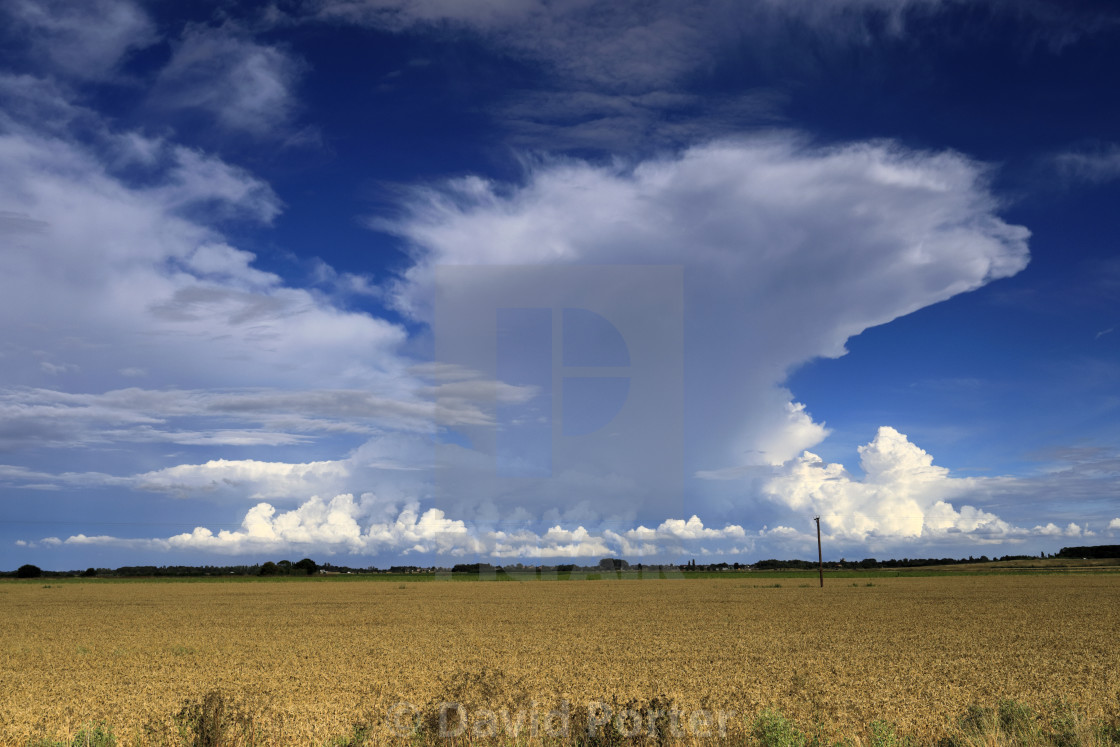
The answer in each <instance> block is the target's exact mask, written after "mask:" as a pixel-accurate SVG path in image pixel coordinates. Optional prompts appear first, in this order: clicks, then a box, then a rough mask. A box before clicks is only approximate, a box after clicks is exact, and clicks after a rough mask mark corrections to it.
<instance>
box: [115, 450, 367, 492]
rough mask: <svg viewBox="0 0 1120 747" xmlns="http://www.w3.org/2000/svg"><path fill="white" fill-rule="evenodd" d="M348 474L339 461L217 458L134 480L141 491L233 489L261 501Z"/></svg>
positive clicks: (313, 488)
mask: <svg viewBox="0 0 1120 747" xmlns="http://www.w3.org/2000/svg"><path fill="white" fill-rule="evenodd" d="M347 474H348V469H347V465H346V464H345V463H344V462H337V461H335V462H331V461H327V462H308V463H306V464H286V463H283V462H260V461H256V460H252V459H242V460H227V459H216V460H211V461H209V462H206V463H205V464H181V465H178V466H175V467H166V468H164V469H160V470H155V471H152V472H147V473H144V474H141V475H136V476H135V477H133V478H131V482H132V483H133V484H134V485H135V486H136V487H137V488H138V489H140V490H150V491H158V492H168V493H175V494H179V495H184V496H185V495H198V494H200V493H208V492H212V491H215V490H219V489H233V490H234V491H236V493H237V494H238V495H247V496H248V498H249V499H250V500H262V499H275V498H291V497H293V496H295V495H300V494H302V495H307V493H309V492H311V491H312V490H315V489H317V488H318V487H319V486H320V485H322V484H323V483H325V482H336V483H337V482H341V481H342V480H343V479H345V477H346V476H347Z"/></svg>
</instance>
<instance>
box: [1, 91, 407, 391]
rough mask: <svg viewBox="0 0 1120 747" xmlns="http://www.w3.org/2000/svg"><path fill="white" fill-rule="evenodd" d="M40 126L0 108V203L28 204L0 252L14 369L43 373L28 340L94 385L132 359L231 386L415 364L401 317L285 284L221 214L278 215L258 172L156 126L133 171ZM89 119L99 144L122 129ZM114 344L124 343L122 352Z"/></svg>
mask: <svg viewBox="0 0 1120 747" xmlns="http://www.w3.org/2000/svg"><path fill="white" fill-rule="evenodd" d="M13 90H14V91H15V93H13V95H16V96H17V97H18V96H19V95H22V93H21V92H23V93H27V92H28V91H31V90H32V89H30V88H28V87H26V86H18V87H16V88H15V89H13ZM37 95H40V96H48V97H49V95H50V91H49V90H48V91H47V92H45V93H44V92H39V93H38V94H37ZM61 105H64V104H60V106H61ZM14 111H16V112H18V111H20V107H19V106H16V107H15V109H14ZM83 116H84V115H83ZM34 130H35V128H34V127H31V126H28V125H27V124H25V123H21V122H18V121H11V120H3V119H0V170H2V172H3V174H4V179H3V180H2V181H0V204H3V205H4V206H5V211H6V214H8V213H10V214H12V215H18V216H19V220H14V219H13V220H5V221H4V224H3V225H4V229H3V230H4V237H5V238H4V241H5V251H4V252H3V253H2V254H0V312H2V313H3V314H4V316H5V318H7V319H13V320H15V319H18V320H19V321H18V323H15V324H9V325H7V327H6V329H5V342H6V344H7V345H8V346H9V347H8V350H9V352H10V353H11V354H10V355H8V356H6V357H5V358H4V359H3V360H0V368H2V369H3V373H4V379H5V381H7V382H9V383H21V384H31V385H35V384H37V383H38V382H39V381H42V379H41V378H40V376H41V375H42V374H43V371H42V370H37V371H34V372H33V371H32V370H31V368H30V366H29V362H30V360H31V354H32V352H33V351H42V352H43V354H44V358H43V359H44V360H47V361H49V362H52V365H59V363H58V361H65V363H67V364H71V365H75V366H79V367H80V368H81V371H82V374H83V376H84V377H85V387H86V389H87V391H88V390H95V391H96V390H97V389H98V388H101V389H102V390H106V389H110V388H111V386H112V384H113V383H116V382H118V381H119V378H118V377H119V376H121V374H119V373H118V371H119V370H120V369H122V368H123V369H127V370H144V371H146V372H147V374H148V380H149V381H152V382H157V383H163V382H167V381H174V382H182V381H187V382H197V383H198V384H199V385H201V386H203V387H208V386H211V385H219V386H223V387H227V388H228V387H231V386H238V385H252V386H262V385H263V386H269V385H270V384H281V383H282V384H283V386H285V387H286V386H289V385H292V384H293V383H294V384H295V385H296V386H303V382H306V381H308V380H314V381H316V382H318V383H320V385H323V386H325V387H337V386H339V385H340V384H349V385H351V386H355V385H357V386H362V387H365V386H367V385H371V384H373V383H374V382H375V381H381V382H391V381H392V380H394V379H396V378H397V376H396V375H397V374H398V373H400V372H402V371H403V370H404V368H406V367H407V364H406V363H405V362H404V361H401V360H399V359H398V358H397V357H396V354H395V352H394V351H395V349H396V347H397V346H398V345H399V344H400V343H401V342H403V341H404V339H405V332H404V330H403V329H402V328H401V327H399V326H398V325H394V324H391V323H388V322H386V321H384V320H381V319H377V318H374V317H371V316H369V315H367V314H362V313H353V312H347V311H343V310H341V309H339V308H337V307H335V306H333V305H331V303H330V302H329V300H327V299H324V298H322V297H321V296H320V295H319V294H316V293H314V292H311V291H307V290H303V289H299V288H293V287H290V286H288V285H286V284H285V283H284V282H282V281H281V280H280V278H278V277H276V276H275V275H273V274H270V273H268V272H264V271H262V270H260V269H259V268H257V267H256V266H255V257H254V256H253V254H251V253H249V252H246V251H244V250H241V249H238V248H236V247H234V246H232V245H231V244H230V242H229V241H228V240H227V239H226V237H225V236H224V235H223V233H222V232H221V231H220V230H219V229H218V228H217V226H218V225H222V224H225V223H227V222H228V221H231V220H250V221H254V222H259V223H263V224H267V223H269V222H270V221H271V220H272V219H273V218H275V216H276V215H277V214H278V212H279V210H280V203H279V200H278V199H277V198H276V196H275V194H274V193H273V192H272V190H271V189H270V188H269V186H268V185H267V184H265V183H264V182H262V181H260V180H259V179H257V178H256V177H254V176H252V175H251V174H249V173H247V172H245V171H244V170H242V169H239V168H237V167H234V166H231V165H229V164H227V163H225V162H224V161H222V160H221V159H218V158H216V157H214V156H211V155H208V154H204V153H201V152H199V151H196V150H191V149H187V148H182V147H177V146H174V145H171V144H167V143H162V142H159V141H151V140H148V139H146V138H141V140H143V141H144V142H145V143H147V144H148V145H150V146H151V148H150V150H151V153H153V154H155V155H153V156H152V159H153V160H152V162H151V163H150V164H149V165H147V166H144V167H143V168H145V169H147V171H146V174H145V178H144V179H142V180H140V181H139V182H137V181H135V180H125V179H123V178H120V177H118V176H117V175H116V174H115V172H114V167H112V165H111V164H107V163H105V162H104V160H103V159H102V157H101V154H100V152H99V148H98V147H96V146H91V145H85V144H79V143H78V142H77V141H76V140H71V139H70V138H69V137H67V136H66V135H65V134H64V133H63V134H59V135H57V136H46V135H42V134H38V133H36V132H34ZM90 130H91V131H92V132H94V133H95V134H96V135H97V137H98V138H99V141H100V142H101V143H102V144H104V143H112V142H117V141H118V140H119V138H116V137H115V135H114V133H113V132H111V131H110V130H109V129H108V128H106V127H104V125H102V124H100V123H98V126H96V127H91V128H90ZM133 140H134V139H133ZM130 142H131V140H130ZM43 329H47V330H51V331H52V334H51V335H49V336H46V337H44V335H43V334H42V332H41V331H42V330H43ZM105 349H113V350H115V351H118V353H117V355H115V356H114V358H113V360H112V361H108V360H107V359H106V357H105V356H104V355H103V354H102V353H101V352H99V351H101V350H105ZM110 364H111V365H110ZM33 365H34V367H35V369H39V364H38V363H34V364H33ZM157 385H158V384H157ZM393 387H395V385H394V384H391V383H384V385H383V386H382V387H381V390H382V391H384V392H385V393H386V394H387V395H389V396H391V395H392V394H395V392H394V391H393Z"/></svg>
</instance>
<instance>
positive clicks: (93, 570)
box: [82, 568, 97, 578]
mask: <svg viewBox="0 0 1120 747" xmlns="http://www.w3.org/2000/svg"><path fill="white" fill-rule="evenodd" d="M82 575H83V576H85V577H86V578H90V577H92V576H96V575H97V569H96V568H86V569H85V571H83V572H82Z"/></svg>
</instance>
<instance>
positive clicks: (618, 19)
mask: <svg viewBox="0 0 1120 747" xmlns="http://www.w3.org/2000/svg"><path fill="white" fill-rule="evenodd" d="M0 17H2V21H0V37H2V38H0V314H2V319H3V325H2V326H0V569H12V568H15V567H17V566H19V565H21V564H23V563H34V564H36V565H39V566H41V567H43V568H47V569H57V570H63V569H73V568H85V567H89V566H93V567H117V566H121V565H178V564H190V565H203V564H208V565H232V564H241V563H257V562H263V561H265V560H277V559H281V558H287V559H292V560H295V559H297V558H299V557H312V558H315V559H316V560H318V561H319V562H332V563H337V564H346V565H353V566H358V567H366V566H379V567H386V566H388V565H401V564H408V565H420V566H429V565H443V566H446V565H451V564H453V563H460V562H479V561H483V562H491V563H495V564H511V563H517V562H522V563H529V564H540V563H543V564H555V563H564V562H581V561H590V562H595V561H597V560H598V559H599V558H602V557H622V558H626V559H628V560H630V561H631V562H643V561H644V562H685V561H686V560H689V559H696V561H697V562H698V563H712V562H728V563H734V562H742V563H749V562H754V561H756V560H759V559H762V558H771V557H777V558H795V557H801V558H808V557H811V556H812V555H813V553H814V551H815V549H816V548H815V544H816V530H815V524H814V521H813V518H814V517H815V516H820V519H821V520H820V524H821V531H822V535H823V545H824V554H825V556H826V558H829V559H839V558H841V557H846V558H848V559H858V558H866V557H877V558H888V557H897V558H901V557H946V556H949V557H965V556H968V555H975V556H979V555H981V554H985V555H988V556H1000V555H1019V554H1023V555H1037V554H1039V553H1042V552H1055V551H1056V550H1058V549H1059V548H1061V547H1065V546H1076V545H1090V544H1113V543H1118V542H1120V428H1118V426H1117V423H1118V422H1120V418H1118V416H1120V386H1118V384H1120V330H1117V327H1120V313H1118V310H1120V253H1118V252H1117V239H1118V237H1120V218H1118V217H1117V216H1118V215H1120V213H1118V212H1117V211H1116V210H1115V209H1114V208H1115V205H1116V204H1117V202H1118V201H1120V100H1118V99H1117V97H1116V90H1117V84H1118V83H1120V9H1118V8H1116V6H1115V5H1114V4H1113V3H1110V2H1104V1H1101V2H1089V1H1079V2H1058V1H1057V0H1053V1H1051V0H1014V1H1012V0H831V1H830V2H827V3H823V2H813V1H811V0H741V1H734V2H733V1H732V0H686V1H684V2H681V1H678V0H641V1H640V2H639V1H632V0H619V1H617V2H610V3H599V2H591V1H590V0H474V1H472V2H465V1H462V0H413V1H412V2H407V1H405V0H287V1H283V2H275V3H271V4H266V3H243V2H226V1H219V2H197V3H157V2H150V3H144V2H139V1H138V0H89V2H84V3H70V2H61V1H59V2H54V1H50V0H39V1H36V0H0Z"/></svg>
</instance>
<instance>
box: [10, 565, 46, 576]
mask: <svg viewBox="0 0 1120 747" xmlns="http://www.w3.org/2000/svg"><path fill="white" fill-rule="evenodd" d="M42 575H43V571H42V569H40V568H39V566H37V565H30V564H28V565H21V566H20V567H19V568H18V569H17V570H16V578H39V576H42Z"/></svg>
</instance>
